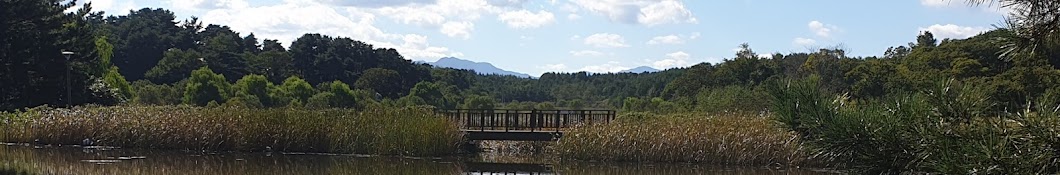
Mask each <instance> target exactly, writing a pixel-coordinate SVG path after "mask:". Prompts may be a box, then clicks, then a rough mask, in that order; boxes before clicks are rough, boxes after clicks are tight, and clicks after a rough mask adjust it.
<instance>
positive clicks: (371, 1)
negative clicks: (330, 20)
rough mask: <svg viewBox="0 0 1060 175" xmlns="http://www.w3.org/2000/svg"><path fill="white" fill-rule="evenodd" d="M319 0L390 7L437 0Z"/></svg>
mask: <svg viewBox="0 0 1060 175" xmlns="http://www.w3.org/2000/svg"><path fill="white" fill-rule="evenodd" d="M316 1H317V2H321V3H325V4H332V5H341V6H355V7H390V6H407V5H416V4H431V3H434V2H436V1H437V0H385V1H381V0H367V1H364V0H354V1H351V0H316Z"/></svg>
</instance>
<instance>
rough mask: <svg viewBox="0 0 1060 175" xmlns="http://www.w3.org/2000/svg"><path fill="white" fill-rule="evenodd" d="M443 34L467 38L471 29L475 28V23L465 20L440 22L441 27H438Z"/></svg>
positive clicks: (469, 36)
mask: <svg viewBox="0 0 1060 175" xmlns="http://www.w3.org/2000/svg"><path fill="white" fill-rule="evenodd" d="M439 30H440V31H441V32H442V34H445V36H449V37H454V38H462V39H465V40H466V39H468V38H471V31H473V30H475V24H474V23H471V22H467V21H463V22H446V23H445V24H442V28H441V29H439Z"/></svg>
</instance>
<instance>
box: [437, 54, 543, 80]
mask: <svg viewBox="0 0 1060 175" xmlns="http://www.w3.org/2000/svg"><path fill="white" fill-rule="evenodd" d="M427 64H430V65H432V66H437V67H447V68H453V69H467V70H474V71H475V72H477V73H479V74H487V75H489V74H496V75H513V76H517V77H523V78H530V77H531V76H530V75H528V74H524V73H519V72H512V71H508V70H504V69H500V68H497V67H496V66H493V64H490V63H487V62H474V61H470V60H463V59H460V58H455V57H445V58H442V59H438V61H435V62H428V63H427Z"/></svg>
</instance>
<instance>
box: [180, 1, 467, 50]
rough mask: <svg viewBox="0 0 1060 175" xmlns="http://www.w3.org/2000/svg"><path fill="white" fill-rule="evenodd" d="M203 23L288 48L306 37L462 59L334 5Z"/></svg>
mask: <svg viewBox="0 0 1060 175" xmlns="http://www.w3.org/2000/svg"><path fill="white" fill-rule="evenodd" d="M200 19H202V20H203V23H209V24H225V25H228V26H230V27H232V29H233V30H235V31H239V32H240V33H243V34H248V33H254V34H255V35H256V36H258V37H259V38H269V39H277V40H280V41H281V42H282V43H284V44H285V45H289V43H290V42H291V41H294V40H295V39H296V38H298V37H300V36H301V35H302V34H304V33H320V34H324V35H331V36H341V37H349V38H352V39H355V40H359V41H363V42H365V43H368V44H372V45H374V46H376V47H383V48H395V49H397V50H399V51H400V52H401V54H402V56H404V57H405V58H408V59H419V60H423V59H436V58H441V57H445V56H460V55H462V54H461V53H459V52H454V51H450V50H449V49H448V48H446V47H437V46H431V45H430V44H429V42H428V38H427V37H425V36H421V35H416V34H396V33H387V32H384V31H383V30H380V29H379V28H376V27H375V26H374V22H375V19H376V16H375V14H373V13H370V12H369V11H367V10H361V9H358V8H345V10H344V11H340V10H337V9H336V8H335V7H334V6H333V5H329V4H321V3H317V2H312V1H285V2H284V3H282V4H277V5H269V6H255V7H246V8H233V7H225V8H221V9H214V10H210V11H208V12H206V13H205V15H204V16H203V17H202V18H200Z"/></svg>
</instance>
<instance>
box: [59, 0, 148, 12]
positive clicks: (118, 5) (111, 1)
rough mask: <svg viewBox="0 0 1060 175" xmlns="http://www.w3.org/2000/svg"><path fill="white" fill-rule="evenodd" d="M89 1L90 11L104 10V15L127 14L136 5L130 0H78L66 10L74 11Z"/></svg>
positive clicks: (134, 8) (135, 7)
mask: <svg viewBox="0 0 1060 175" xmlns="http://www.w3.org/2000/svg"><path fill="white" fill-rule="evenodd" d="M89 2H91V3H92V11H94V12H99V11H103V12H106V15H126V14H129V11H130V10H137V7H138V6H137V5H136V3H135V2H133V1H132V0H87V1H78V2H77V4H76V5H74V7H72V8H70V9H67V10H66V12H68V13H72V12H75V11H77V9H80V8H81V7H82V6H83V5H84V4H85V3H89Z"/></svg>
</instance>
